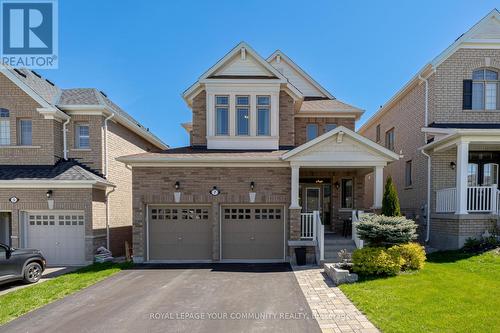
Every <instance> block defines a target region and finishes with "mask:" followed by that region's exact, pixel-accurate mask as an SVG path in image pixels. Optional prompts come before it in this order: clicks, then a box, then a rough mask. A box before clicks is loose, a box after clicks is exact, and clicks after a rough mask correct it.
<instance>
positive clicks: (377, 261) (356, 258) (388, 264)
mask: <svg viewBox="0 0 500 333" xmlns="http://www.w3.org/2000/svg"><path fill="white" fill-rule="evenodd" d="M352 262H353V271H354V272H356V273H358V274H360V275H396V274H398V273H399V271H400V270H401V266H402V265H403V263H404V261H403V259H402V258H401V256H400V255H399V254H398V253H397V252H395V251H393V252H391V253H389V252H388V251H387V250H386V249H385V248H383V247H365V248H362V249H358V250H356V251H354V253H353V255H352Z"/></svg>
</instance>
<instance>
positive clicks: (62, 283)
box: [0, 263, 131, 325]
mask: <svg viewBox="0 0 500 333" xmlns="http://www.w3.org/2000/svg"><path fill="white" fill-rule="evenodd" d="M130 266H131V264H127V263H125V264H112V263H103V264H94V265H90V266H87V267H84V268H81V269H79V270H77V271H75V272H72V273H69V274H66V275H61V276H59V277H56V278H54V279H52V280H49V281H46V282H43V283H39V284H34V285H32V286H29V287H27V288H23V289H19V290H16V291H13V292H11V293H8V294H5V295H3V296H0V325H2V324H5V323H6V322H8V321H11V320H13V319H15V318H17V317H19V316H22V315H23V314H25V313H27V312H29V311H32V310H35V309H37V308H39V307H42V306H44V305H46V304H48V303H51V302H53V301H55V300H58V299H60V298H63V297H65V296H68V295H70V294H72V293H74V292H76V291H78V290H81V289H83V288H86V287H88V286H90V285H92V284H94V283H96V282H98V281H101V280H103V279H105V278H107V277H109V276H111V275H113V274H116V273H118V272H119V271H121V270H122V269H126V268H128V267H130Z"/></svg>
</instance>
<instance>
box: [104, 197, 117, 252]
mask: <svg viewBox="0 0 500 333" xmlns="http://www.w3.org/2000/svg"><path fill="white" fill-rule="evenodd" d="M114 191H115V188H114V187H113V189H112V190H111V191H109V192H107V193H106V248H107V249H108V250H110V249H109V246H110V241H109V219H110V217H109V195H110V194H111V193H113V192H114Z"/></svg>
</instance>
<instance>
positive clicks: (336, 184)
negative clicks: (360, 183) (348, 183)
mask: <svg viewBox="0 0 500 333" xmlns="http://www.w3.org/2000/svg"><path fill="white" fill-rule="evenodd" d="M333 185H334V186H335V188H336V189H337V190H338V189H339V188H340V184H339V182H338V181H337V182H335V184H333Z"/></svg>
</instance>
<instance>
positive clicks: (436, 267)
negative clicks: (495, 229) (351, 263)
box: [340, 250, 500, 333]
mask: <svg viewBox="0 0 500 333" xmlns="http://www.w3.org/2000/svg"><path fill="white" fill-rule="evenodd" d="M340 288H341V289H342V291H343V292H344V293H345V294H346V295H347V297H349V298H350V299H351V300H352V301H353V303H355V304H356V306H357V307H358V308H359V309H360V310H362V311H363V312H364V313H365V314H366V315H367V316H368V318H369V319H370V320H371V321H372V322H373V323H374V324H375V325H376V326H377V327H379V328H380V329H381V330H382V331H383V332H481V333H486V332H498V331H499V330H500V316H499V315H498V311H499V309H500V254H499V253H498V250H497V252H493V251H490V252H488V253H484V254H481V255H475V256H472V255H467V254H465V253H461V252H455V251H453V252H451V251H450V252H439V253H434V254H431V255H429V256H428V262H427V263H426V266H425V267H424V269H422V270H421V271H419V272H414V273H404V274H400V275H398V276H396V277H390V278H380V279H373V280H364V281H361V282H358V283H355V284H350V285H342V286H341V287H340Z"/></svg>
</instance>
